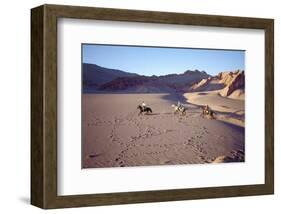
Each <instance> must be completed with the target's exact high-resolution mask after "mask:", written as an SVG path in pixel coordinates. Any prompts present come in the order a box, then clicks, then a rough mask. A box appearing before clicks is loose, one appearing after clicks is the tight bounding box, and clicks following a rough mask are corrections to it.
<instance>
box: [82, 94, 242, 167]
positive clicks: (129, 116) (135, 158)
mask: <svg viewBox="0 0 281 214" xmlns="http://www.w3.org/2000/svg"><path fill="white" fill-rule="evenodd" d="M178 100H179V101H181V102H182V103H183V104H184V106H185V107H186V108H187V113H186V115H184V116H182V115H179V114H176V115H174V113H173V109H172V107H171V105H172V104H176V103H177V101H178ZM142 101H145V102H146V103H147V105H148V106H149V107H151V108H152V110H153V113H152V114H148V115H138V110H137V109H136V107H137V105H138V104H140V103H141V102H142ZM205 103H208V104H209V106H210V107H211V108H212V109H213V110H214V111H215V113H216V114H215V116H216V119H208V118H203V117H202V116H201V115H200V114H201V109H200V108H199V106H200V105H204V104H205ZM244 138H245V133H244V100H238V99H230V98H225V97H222V96H220V95H218V94H217V93H216V92H215V91H212V92H210V93H199V92H191V93H186V94H184V95H179V94H178V95H177V94H161V93H154V94H149V93H147V94H140V93H135V94H83V95H82V144H83V145H82V168H100V167H127V166H149V165H171V164H200V163H214V162H215V163H220V162H241V161H244Z"/></svg>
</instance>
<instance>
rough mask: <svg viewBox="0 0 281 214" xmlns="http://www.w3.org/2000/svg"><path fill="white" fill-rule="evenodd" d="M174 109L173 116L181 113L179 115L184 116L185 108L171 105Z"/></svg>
mask: <svg viewBox="0 0 281 214" xmlns="http://www.w3.org/2000/svg"><path fill="white" fill-rule="evenodd" d="M172 107H173V108H174V114H177V113H181V115H185V114H186V108H185V107H184V106H177V105H174V104H173V105H172Z"/></svg>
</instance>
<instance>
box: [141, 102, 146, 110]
mask: <svg viewBox="0 0 281 214" xmlns="http://www.w3.org/2000/svg"><path fill="white" fill-rule="evenodd" d="M141 107H142V108H143V110H144V111H145V109H146V104H145V102H144V101H142V104H141Z"/></svg>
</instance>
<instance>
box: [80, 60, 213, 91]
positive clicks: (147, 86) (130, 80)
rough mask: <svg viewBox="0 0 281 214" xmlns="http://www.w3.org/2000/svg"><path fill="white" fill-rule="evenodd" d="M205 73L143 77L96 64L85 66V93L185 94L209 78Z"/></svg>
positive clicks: (187, 71) (185, 72)
mask: <svg viewBox="0 0 281 214" xmlns="http://www.w3.org/2000/svg"><path fill="white" fill-rule="evenodd" d="M208 77H210V75H208V74H207V73H206V72H205V71H199V70H194V71H192V70H186V71H184V72H183V73H181V74H168V75H162V76H155V75H153V76H142V75H138V74H134V73H129V72H125V71H121V70H116V69H109V68H104V67H101V66H98V65H95V64H83V91H84V92H136V93H161V92H185V91H186V90H188V88H189V87H190V86H192V85H193V84H194V83H196V82H198V81H200V80H201V79H204V78H208Z"/></svg>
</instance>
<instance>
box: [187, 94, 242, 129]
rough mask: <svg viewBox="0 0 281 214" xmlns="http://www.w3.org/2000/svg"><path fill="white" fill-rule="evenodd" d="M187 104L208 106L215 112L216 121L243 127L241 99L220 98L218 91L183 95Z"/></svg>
mask: <svg viewBox="0 0 281 214" xmlns="http://www.w3.org/2000/svg"><path fill="white" fill-rule="evenodd" d="M184 96H185V98H186V99H187V102H189V103H192V104H195V105H198V106H202V105H206V104H207V105H209V106H210V107H211V109H212V110H214V111H215V112H216V115H217V116H216V119H218V120H222V121H225V122H227V123H231V124H234V125H238V126H241V127H244V123H245V121H244V117H245V102H244V100H242V99H231V98H228V97H222V96H221V95H220V94H219V92H218V91H207V92H191V93H185V94H184Z"/></svg>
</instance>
